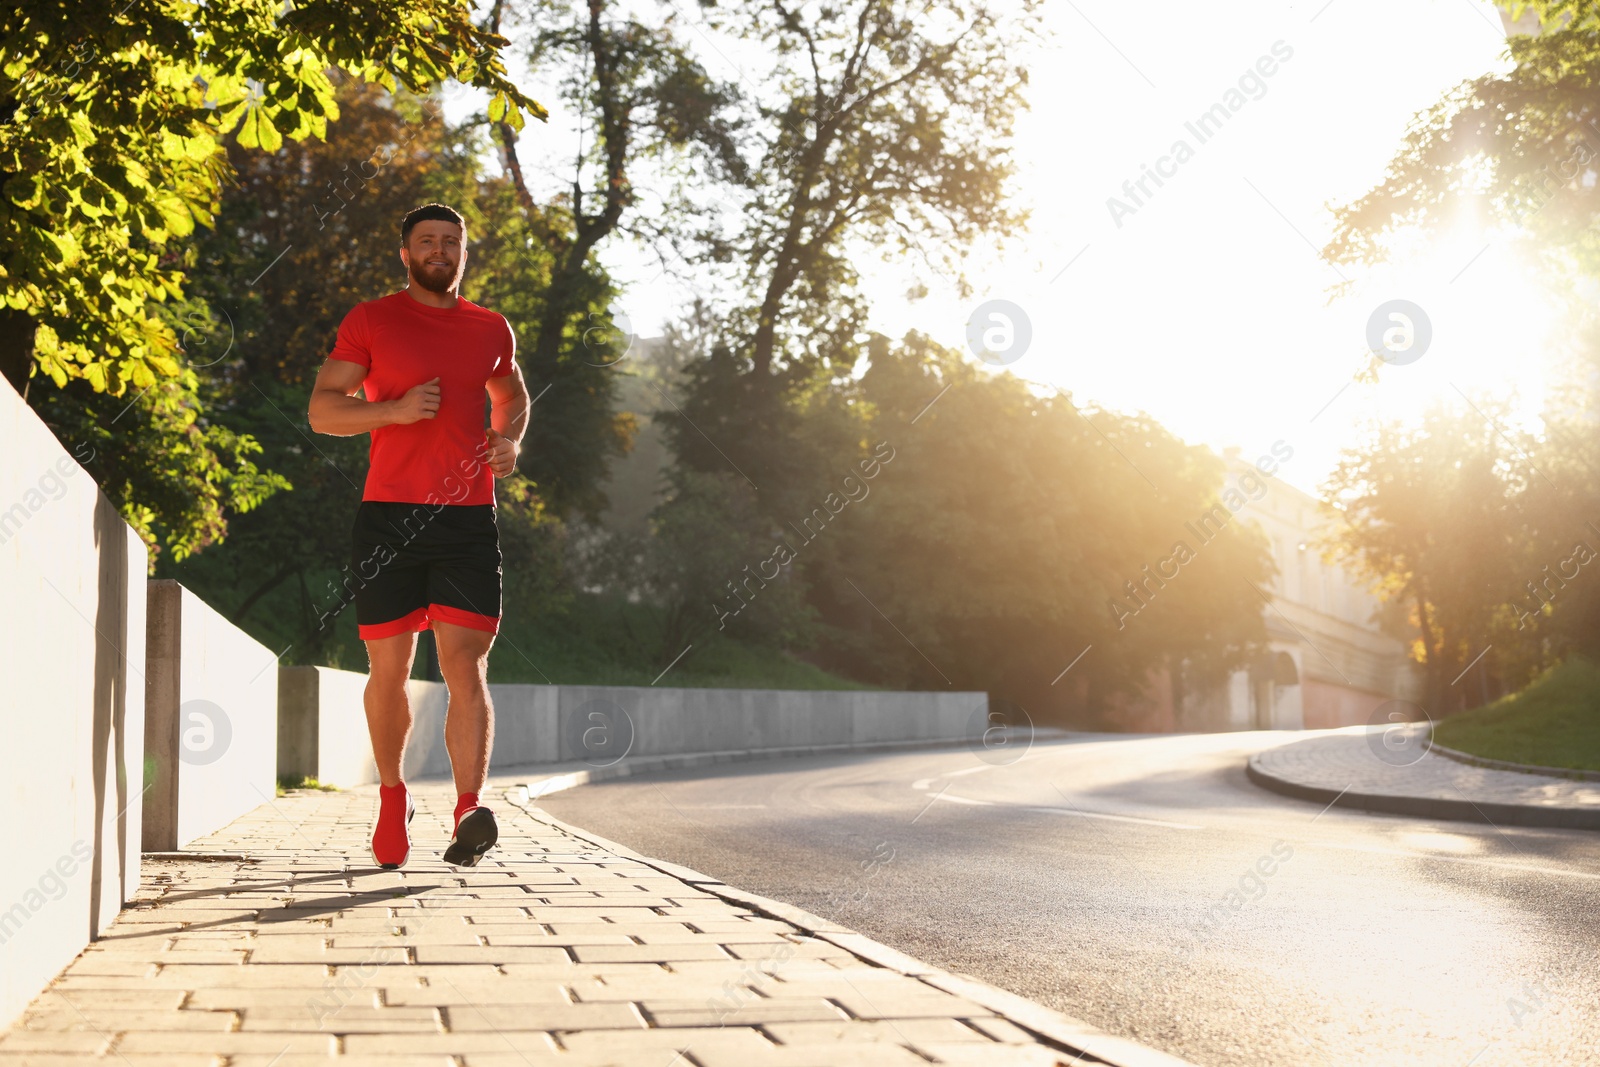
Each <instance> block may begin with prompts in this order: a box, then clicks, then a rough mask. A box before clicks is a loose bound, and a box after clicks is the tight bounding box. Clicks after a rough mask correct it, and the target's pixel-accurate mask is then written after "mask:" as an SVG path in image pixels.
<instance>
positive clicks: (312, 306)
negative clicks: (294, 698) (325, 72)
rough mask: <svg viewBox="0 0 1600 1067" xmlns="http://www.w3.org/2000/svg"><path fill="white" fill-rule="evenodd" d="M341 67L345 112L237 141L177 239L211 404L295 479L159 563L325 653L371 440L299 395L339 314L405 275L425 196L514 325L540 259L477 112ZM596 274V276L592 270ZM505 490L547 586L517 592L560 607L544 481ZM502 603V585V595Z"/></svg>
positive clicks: (265, 635)
mask: <svg viewBox="0 0 1600 1067" xmlns="http://www.w3.org/2000/svg"><path fill="white" fill-rule="evenodd" d="M335 82H336V88H337V93H338V95H337V102H338V104H339V108H340V114H339V118H338V119H337V120H335V121H334V122H332V123H330V124H329V127H328V131H327V136H326V139H325V140H310V139H308V140H306V141H302V142H287V143H285V144H283V145H282V146H280V147H279V149H278V150H277V151H275V152H271V153H265V152H259V151H252V150H248V149H245V148H243V147H241V146H239V145H238V144H237V143H230V145H229V156H230V161H231V164H232V167H233V172H234V174H235V176H236V177H235V179H234V180H233V181H232V182H231V183H230V184H229V185H228V186H227V187H226V188H225V189H224V193H223V198H222V203H221V208H220V210H219V212H218V214H217V221H216V225H215V227H214V228H212V229H209V230H206V231H202V232H200V233H198V234H196V236H195V237H194V238H193V239H192V240H191V241H190V242H189V245H190V246H191V247H189V249H188V251H189V252H190V254H191V255H192V256H193V259H194V261H195V267H194V269H193V271H192V276H191V279H190V281H189V283H188V288H189V290H190V292H191V293H193V294H195V296H196V297H198V298H201V299H203V300H204V301H206V302H207V304H208V305H209V306H210V307H211V308H213V309H214V316H215V319H216V321H217V323H218V325H219V326H221V325H222V324H223V323H226V324H228V326H227V329H228V331H229V332H228V334H227V335H226V336H219V337H216V338H214V339H213V342H212V344H211V345H209V346H208V347H209V348H210V349H211V351H212V352H213V353H214V354H213V355H212V356H211V357H210V358H209V359H207V363H208V365H207V366H206V367H204V369H203V370H202V371H201V373H202V374H203V375H204V376H205V377H204V381H205V384H206V388H207V393H206V407H207V410H208V411H209V412H210V415H211V417H212V418H213V419H214V420H215V421H217V422H218V423H220V424H223V425H226V426H228V427H230V428H232V429H234V430H237V431H240V432H246V433H248V434H249V435H250V436H251V437H252V438H253V439H255V440H257V441H259V442H260V443H261V445H262V446H263V449H264V453H265V455H266V456H267V457H268V459H269V461H270V462H271V463H272V464H273V466H274V467H275V468H276V469H278V470H280V471H282V472H284V473H285V474H286V475H287V476H288V477H289V478H290V480H292V482H293V483H294V492H292V493H285V494H280V495H279V496H278V497H276V498H274V499H273V500H271V501H269V502H268V503H267V504H266V505H265V506H263V507H261V508H259V509H258V510H257V511H255V512H254V513H252V514H250V515H246V516H241V517H239V518H238V519H237V520H235V521H234V523H233V524H232V526H233V528H232V530H231V534H230V538H229V541H228V543H226V544H224V545H220V546H216V547H213V548H212V549H210V550H208V551H207V552H205V553H203V554H202V555H201V556H199V557H197V558H195V559H193V560H191V561H188V562H187V563H185V564H184V565H183V566H182V567H181V568H173V569H171V570H169V571H168V573H169V574H171V575H172V576H174V577H181V578H182V579H183V580H184V581H185V582H187V583H188V584H190V586H191V587H192V588H194V589H196V591H198V592H201V593H202V595H205V596H206V597H207V598H208V599H209V600H210V601H211V602H212V603H214V604H216V605H217V606H218V608H219V609H220V610H222V611H224V612H225V613H227V614H228V615H230V617H232V618H233V620H234V621H235V622H237V623H240V624H241V625H244V626H246V627H247V628H248V629H250V630H251V632H253V633H256V634H258V635H259V636H260V637H261V639H262V640H267V641H270V642H272V643H273V647H274V648H275V649H279V648H283V647H284V646H285V645H290V644H292V647H293V651H292V653H291V654H290V656H289V657H287V658H289V659H290V660H291V661H295V662H315V661H322V662H326V660H327V658H330V657H332V656H334V655H337V654H338V650H339V648H340V647H341V646H342V644H343V643H345V642H346V641H349V642H352V643H353V641H354V628H353V625H351V620H350V619H349V614H350V613H349V612H348V611H346V610H343V607H342V605H343V603H344V600H345V599H347V598H343V599H342V598H341V596H340V594H339V590H340V586H341V583H342V581H343V575H342V573H341V572H342V569H343V568H344V567H345V566H346V564H347V562H348V552H349V541H348V533H349V529H350V523H351V521H352V519H353V517H354V513H355V508H356V504H357V502H358V501H359V499H360V496H361V487H362V483H363V479H364V478H365V474H366V470H367V450H368V439H367V437H366V436H364V435H362V436H357V437H351V438H335V437H328V436H324V435H317V434H313V433H311V431H310V429H309V427H308V426H307V425H306V422H305V410H306V398H307V396H308V394H309V390H310V387H311V383H312V381H313V380H314V378H315V376H316V372H317V370H318V368H319V367H320V366H321V365H322V363H323V361H324V360H325V359H326V358H327V355H328V351H329V350H330V348H331V347H332V343H333V337H334V333H335V331H336V330H337V328H338V325H339V322H340V320H341V319H342V318H343V316H344V315H345V313H346V312H348V311H349V310H350V308H351V307H352V306H353V305H355V304H356V303H358V302H360V301H363V300H370V299H373V298H376V297H379V296H383V295H386V294H388V293H391V292H394V291H396V290H397V289H399V288H400V287H401V286H403V285H404V284H405V270H404V267H403V266H402V265H401V263H400V261H399V256H398V247H399V240H400V220H401V218H402V216H403V215H404V214H405V212H406V211H408V210H410V209H411V208H413V207H415V206H416V205H418V204H420V203H426V202H428V201H430V200H443V201H446V202H448V203H451V204H453V205H455V206H456V207H458V208H459V209H460V210H461V211H462V212H463V214H464V215H465V216H466V219H467V235H468V246H469V259H468V265H467V270H466V276H465V280H464V290H463V292H464V295H465V296H467V297H468V298H469V299H474V300H478V301H481V302H483V303H485V304H487V305H488V306H489V307H491V308H493V309H494V310H496V311H498V312H500V313H501V314H504V315H505V316H506V317H507V319H508V321H510V323H511V324H512V328H513V330H514V331H515V332H516V334H517V335H518V337H519V338H525V337H527V336H528V335H529V334H530V333H531V332H532V331H533V330H534V329H536V328H537V322H538V321H539V317H540V315H541V313H542V308H543V305H542V302H541V296H542V293H543V292H544V281H545V279H546V278H547V277H548V274H549V270H550V263H551V260H550V256H549V254H548V252H547V251H546V250H545V247H544V245H543V243H542V242H540V241H539V240H537V239H536V238H535V237H534V235H532V234H530V233H529V231H528V229H527V227H526V225H525V220H526V215H525V214H524V213H523V212H522V211H521V210H520V209H519V208H517V206H516V205H515V203H514V196H515V193H514V191H513V189H512V188H511V184H510V182H509V181H508V180H506V179H505V178H504V177H500V176H495V177H488V178H486V177H484V176H483V163H484V157H485V154H486V153H487V151H488V145H487V143H486V138H485V136H484V131H483V130H482V129H481V127H477V126H473V125H472V124H470V123H468V124H464V125H461V126H456V125H452V124H450V123H448V122H446V121H445V119H444V116H443V114H442V107H441V105H440V102H439V101H438V100H437V99H435V98H432V97H418V96H414V95H412V94H409V93H406V92H405V91H404V90H401V91H400V92H398V93H390V92H388V91H386V90H384V89H382V88H380V87H378V86H376V85H374V84H372V83H368V82H361V81H357V80H353V79H347V78H344V77H343V76H339V75H336V76H335ZM274 260H275V262H274V263H273V265H272V266H271V268H270V269H266V270H263V263H264V262H270V261H274ZM591 284H592V285H593V286H594V287H595V288H596V289H597V290H598V291H601V292H604V291H606V290H607V285H606V282H605V279H604V277H603V276H599V277H596V278H593V279H591ZM225 342H226V343H225ZM224 349H226V351H223V350H224ZM534 414H535V418H538V417H540V416H539V409H537V408H536V409H535V413H534ZM587 432H588V434H589V436H588V437H587V438H584V439H582V440H579V441H577V442H575V447H589V448H594V449H597V448H599V447H601V445H602V442H601V440H600V435H601V434H602V433H603V432H604V428H601V427H594V426H591V427H588V428H587ZM499 496H500V500H501V503H502V510H501V512H500V513H499V514H500V525H501V532H502V541H503V543H502V553H503V555H504V557H505V570H506V584H507V589H508V590H510V589H512V588H513V586H517V585H518V583H521V584H520V586H518V587H519V588H524V589H525V591H538V592H539V593H540V595H539V596H538V597H536V598H534V597H530V598H528V599H527V601H526V602H528V603H532V604H536V605H538V608H539V609H540V610H544V609H552V610H553V609H555V608H559V605H560V603H561V599H560V598H559V597H552V596H550V595H548V594H549V591H550V588H551V587H552V585H553V584H554V583H555V582H556V581H557V579H558V576H559V574H560V552H559V550H558V547H559V542H560V541H561V536H562V535H561V531H560V523H559V521H558V520H557V518H556V516H554V515H553V514H552V513H551V512H550V509H549V508H548V504H547V499H546V493H545V489H544V487H543V486H542V485H541V486H533V485H530V484H525V483H523V482H510V481H508V482H501V483H499ZM519 501H520V503H515V502H519ZM514 503H515V506H513V505H514ZM512 601H513V598H512V597H511V596H510V595H509V594H508V597H507V604H508V607H509V605H510V604H511V603H512Z"/></svg>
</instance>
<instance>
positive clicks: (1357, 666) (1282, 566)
mask: <svg viewBox="0 0 1600 1067" xmlns="http://www.w3.org/2000/svg"><path fill="white" fill-rule="evenodd" d="M1229 464H1230V467H1232V468H1233V469H1234V471H1235V472H1242V471H1245V470H1248V469H1249V464H1247V463H1244V462H1243V461H1241V460H1239V459H1238V458H1237V457H1235V456H1230V457H1229ZM1265 481H1266V486H1267V488H1266V490H1265V492H1264V493H1263V494H1262V495H1261V497H1260V498H1259V499H1257V500H1254V501H1252V502H1251V503H1250V504H1249V505H1248V506H1247V507H1246V508H1245V509H1244V510H1243V511H1242V512H1241V513H1240V514H1239V516H1238V520H1239V521H1244V522H1253V523H1255V524H1256V525H1257V526H1258V527H1259V528H1260V529H1261V531H1262V533H1264V534H1265V535H1266V538H1267V541H1268V543H1269V544H1270V546H1271V549H1272V561H1273V563H1274V564H1275V565H1276V568H1277V575H1276V577H1275V578H1274V579H1273V581H1272V583H1271V584H1270V586H1268V587H1266V588H1263V590H1262V592H1264V593H1266V594H1267V595H1268V596H1269V597H1270V601H1271V602H1270V604H1268V605H1266V606H1264V608H1263V611H1264V615H1265V622H1266V628H1267V637H1268V652H1267V654H1266V655H1264V656H1262V657H1260V658H1259V659H1257V660H1256V661H1255V662H1253V663H1252V664H1251V665H1250V666H1249V667H1248V668H1247V669H1244V670H1238V671H1235V672H1234V673H1233V674H1232V676H1231V677H1230V678H1229V679H1228V680H1227V682H1226V683H1224V684H1223V685H1222V686H1221V687H1220V688H1218V687H1213V689H1211V690H1209V691H1202V692H1198V693H1195V694H1194V695H1193V696H1192V697H1191V698H1187V699H1186V700H1185V702H1184V707H1183V708H1182V709H1180V710H1179V714H1178V719H1179V722H1180V724H1181V725H1180V728H1185V729H1212V730H1230V729H1231V730H1250V729H1279V730H1296V729H1321V728H1325V727H1332V726H1352V725H1356V724H1360V723H1366V722H1368V721H1369V719H1370V718H1371V716H1372V715H1373V714H1374V712H1376V711H1377V710H1378V709H1379V708H1380V707H1382V706H1383V705H1384V704H1386V703H1388V702H1390V701H1394V700H1415V699H1417V698H1418V696H1419V695H1420V694H1421V691H1422V678H1421V673H1420V671H1419V670H1418V668H1417V667H1416V665H1415V664H1414V663H1412V662H1411V661H1410V659H1409V657H1408V655H1407V649H1406V645H1405V643H1404V642H1403V641H1401V640H1400V639H1398V638H1396V637H1394V636H1392V635H1391V634H1387V633H1385V632H1383V630H1382V629H1381V628H1380V627H1379V625H1378V622H1377V617H1378V610H1379V607H1380V604H1379V601H1378V598H1377V597H1376V596H1374V595H1373V594H1372V593H1370V592H1368V590H1367V589H1366V587H1365V585H1364V583H1363V582H1362V581H1361V580H1360V579H1359V578H1357V576H1355V575H1354V574H1352V573H1351V572H1350V571H1349V570H1348V569H1346V568H1345V567H1343V566H1341V565H1339V564H1337V563H1330V562H1327V561H1325V560H1324V559H1323V552H1322V549H1321V547H1320V541H1321V539H1322V537H1323V536H1325V534H1326V532H1327V530H1328V526H1329V523H1330V521H1331V520H1330V519H1329V518H1328V517H1327V516H1325V515H1324V514H1323V513H1322V512H1321V511H1320V510H1319V508H1318V502H1317V499H1316V498H1315V497H1313V496H1310V495H1309V494H1307V493H1303V492H1301V491H1300V490H1299V489H1296V488H1295V487H1294V486H1292V485H1289V484H1288V483H1287V482H1284V481H1283V480H1282V479H1281V478H1268V479H1265Z"/></svg>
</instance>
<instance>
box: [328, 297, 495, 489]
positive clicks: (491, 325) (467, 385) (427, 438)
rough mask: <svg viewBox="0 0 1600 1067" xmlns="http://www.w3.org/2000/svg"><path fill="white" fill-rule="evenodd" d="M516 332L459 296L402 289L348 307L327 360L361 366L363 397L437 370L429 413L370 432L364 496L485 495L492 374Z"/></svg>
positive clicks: (399, 392)
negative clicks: (433, 296)
mask: <svg viewBox="0 0 1600 1067" xmlns="http://www.w3.org/2000/svg"><path fill="white" fill-rule="evenodd" d="M516 350H517V341H516V337H515V336H514V335H513V334H512V332H511V324H510V323H508V322H506V319H505V316H504V315H500V314H498V313H496V312H493V311H490V310H489V309H488V308H485V307H480V306H479V305H477V304H474V303H473V302H472V301H470V300H464V299H461V298H457V300H456V306H455V307H453V308H436V307H429V306H428V305H427V304H424V303H421V302H420V301H418V300H416V299H414V298H413V297H412V296H411V295H410V294H409V293H407V292H406V291H405V290H401V291H400V292H398V293H393V294H391V295H389V296H385V297H382V298H380V299H377V300H368V301H366V302H365V303H362V304H357V305H356V306H355V307H353V308H351V309H350V313H349V314H348V315H346V316H345V317H344V321H343V322H341V323H340V324H339V337H338V340H337V341H336V342H335V343H334V346H333V351H332V352H331V353H329V355H328V358H329V359H342V360H345V361H347V362H350V363H357V364H360V365H361V366H363V367H365V368H367V377H366V380H365V381H364V382H363V383H362V386H361V388H362V391H363V392H364V393H365V394H366V397H367V400H369V401H374V402H376V401H380V400H398V399H400V398H401V397H403V396H405V394H406V391H407V390H409V389H410V388H411V387H412V386H416V385H421V384H422V383H423V382H427V381H431V380H432V379H434V378H435V377H437V378H438V379H439V410H438V411H437V412H435V413H434V416H433V418H431V419H418V420H417V421H416V422H413V423H410V424H408V425H403V426H402V425H389V426H380V427H378V428H377V429H376V430H373V431H372V447H371V451H370V453H369V454H370V458H371V466H370V467H369V469H368V470H367V485H366V490H365V491H364V492H363V493H362V495H361V499H363V500H394V501H400V502H403V503H413V504H493V503H494V475H493V474H492V473H491V472H490V470H489V465H488V463H487V462H485V460H484V458H483V457H484V455H485V450H486V448H487V435H486V433H485V428H486V427H487V425H488V420H487V418H486V417H485V403H486V401H487V397H488V390H487V389H485V388H484V383H485V382H486V381H488V379H490V378H501V377H504V376H505V375H508V374H511V373H512V372H513V371H514V370H515V369H516V366H515V364H514V363H513V362H512V359H513V357H514V356H515V355H516Z"/></svg>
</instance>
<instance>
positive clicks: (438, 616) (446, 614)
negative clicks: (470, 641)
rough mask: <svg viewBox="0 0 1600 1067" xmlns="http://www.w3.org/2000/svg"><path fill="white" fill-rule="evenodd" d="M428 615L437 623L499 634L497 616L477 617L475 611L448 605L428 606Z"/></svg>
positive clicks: (498, 619)
mask: <svg viewBox="0 0 1600 1067" xmlns="http://www.w3.org/2000/svg"><path fill="white" fill-rule="evenodd" d="M428 615H429V616H430V617H432V618H433V619H434V620H436V621H438V622H449V623H454V624H455V625H457V626H465V627H467V628H468V629H471V630H482V631H484V632H485V633H491V634H497V633H499V632H500V618H499V616H497V615H479V614H478V613H477V612H475V611H463V610H462V609H460V608H453V607H451V606H450V605H449V604H429V605H428Z"/></svg>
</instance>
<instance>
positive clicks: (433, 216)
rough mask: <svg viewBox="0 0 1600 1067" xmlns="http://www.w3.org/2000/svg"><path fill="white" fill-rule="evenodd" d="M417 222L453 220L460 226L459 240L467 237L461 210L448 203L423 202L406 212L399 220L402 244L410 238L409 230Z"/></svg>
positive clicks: (465, 222)
mask: <svg viewBox="0 0 1600 1067" xmlns="http://www.w3.org/2000/svg"><path fill="white" fill-rule="evenodd" d="M419 222H453V223H455V224H456V225H457V226H460V227H461V240H462V241H465V240H466V239H467V221H466V220H465V219H463V218H462V217H461V212H459V211H457V210H456V209H455V208H453V207H451V206H449V205H448V204H423V205H422V206H421V207H414V208H412V209H411V210H410V211H408V212H406V217H405V218H404V219H401V220H400V243H401V244H402V245H404V244H405V243H406V241H408V240H409V239H410V238H411V230H412V228H413V227H414V226H416V224H417V223H419Z"/></svg>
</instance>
